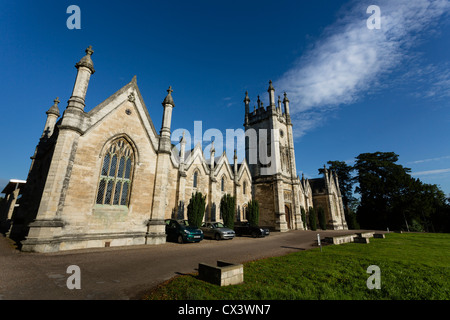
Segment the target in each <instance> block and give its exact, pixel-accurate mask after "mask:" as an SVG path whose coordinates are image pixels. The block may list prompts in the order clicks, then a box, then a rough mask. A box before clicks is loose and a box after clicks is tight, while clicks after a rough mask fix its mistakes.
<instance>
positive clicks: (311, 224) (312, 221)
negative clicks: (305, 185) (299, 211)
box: [308, 207, 317, 231]
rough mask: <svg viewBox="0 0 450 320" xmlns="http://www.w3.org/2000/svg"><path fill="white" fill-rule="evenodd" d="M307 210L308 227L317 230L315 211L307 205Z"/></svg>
mask: <svg viewBox="0 0 450 320" xmlns="http://www.w3.org/2000/svg"><path fill="white" fill-rule="evenodd" d="M308 211H309V229H311V230H313V231H316V230H317V222H316V211H315V210H314V208H312V207H309V210H308Z"/></svg>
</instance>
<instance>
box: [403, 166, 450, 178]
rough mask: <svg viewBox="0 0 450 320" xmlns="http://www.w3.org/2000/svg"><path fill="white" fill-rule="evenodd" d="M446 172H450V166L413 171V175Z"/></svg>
mask: <svg viewBox="0 0 450 320" xmlns="http://www.w3.org/2000/svg"><path fill="white" fill-rule="evenodd" d="M446 172H450V168H447V169H437V170H428V171H419V172H412V173H411V175H413V176H428V175H434V174H442V173H446Z"/></svg>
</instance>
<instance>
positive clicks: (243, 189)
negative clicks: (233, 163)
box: [242, 181, 247, 194]
mask: <svg viewBox="0 0 450 320" xmlns="http://www.w3.org/2000/svg"><path fill="white" fill-rule="evenodd" d="M246 189H247V181H244V184H243V186H242V194H245V192H246V191H247V190H246Z"/></svg>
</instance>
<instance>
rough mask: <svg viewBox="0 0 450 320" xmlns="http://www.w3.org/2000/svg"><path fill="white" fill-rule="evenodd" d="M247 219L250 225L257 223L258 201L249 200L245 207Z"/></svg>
mask: <svg viewBox="0 0 450 320" xmlns="http://www.w3.org/2000/svg"><path fill="white" fill-rule="evenodd" d="M247 210H248V211H247V221H248V222H249V223H250V225H252V226H257V225H258V224H259V203H258V201H257V200H250V201H249V202H248V207H247Z"/></svg>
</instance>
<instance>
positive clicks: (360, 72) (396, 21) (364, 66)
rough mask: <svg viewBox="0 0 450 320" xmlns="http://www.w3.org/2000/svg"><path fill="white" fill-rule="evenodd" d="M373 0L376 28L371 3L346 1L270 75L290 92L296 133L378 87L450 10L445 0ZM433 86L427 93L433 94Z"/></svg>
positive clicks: (444, 80)
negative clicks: (289, 64) (282, 69)
mask: <svg viewBox="0 0 450 320" xmlns="http://www.w3.org/2000/svg"><path fill="white" fill-rule="evenodd" d="M377 2H378V3H377V5H378V6H379V7H380V9H381V29H374V30H369V29H368V28H367V26H366V21H367V18H368V17H369V16H370V15H369V14H367V13H366V9H367V7H368V6H369V5H370V4H373V3H369V2H361V1H355V2H351V3H350V4H349V5H348V6H346V11H345V13H344V14H343V15H342V18H340V19H339V20H338V21H336V22H335V23H334V24H333V25H331V26H329V27H328V28H327V29H326V30H325V31H324V33H323V35H322V36H321V37H320V39H319V40H318V41H317V42H316V43H315V44H314V45H313V47H311V49H310V50H309V51H308V52H306V53H305V54H304V55H303V56H301V57H300V58H299V59H298V61H296V63H295V65H294V67H293V68H292V69H290V70H288V71H287V72H286V73H285V74H284V75H283V76H282V77H281V78H280V79H278V80H277V81H275V85H276V86H277V87H278V88H283V90H286V91H287V92H288V93H289V99H290V101H291V105H292V107H291V113H292V116H293V119H294V121H295V123H296V131H295V135H296V136H297V137H299V136H302V135H303V134H304V133H305V132H306V131H308V130H309V129H311V128H314V127H316V126H317V125H318V124H319V123H320V122H321V120H323V117H324V116H325V115H324V113H325V112H326V111H329V110H330V109H332V108H336V107H338V106H340V105H345V104H351V103H354V102H356V101H358V100H360V99H361V98H362V97H363V96H364V95H366V94H368V93H370V92H371V91H372V90H374V88H375V90H376V88H377V87H382V81H383V77H385V76H387V75H389V74H390V73H391V72H392V71H394V70H396V68H399V67H400V66H401V63H402V62H404V61H405V60H407V59H410V57H411V48H413V47H415V46H417V44H418V43H420V41H421V40H422V39H423V37H424V36H425V35H426V34H429V33H430V32H433V30H434V28H435V27H436V21H437V20H439V19H440V18H441V17H442V16H443V15H445V14H448V12H449V11H450V2H449V1H448V0H396V1H389V0H381V1H377ZM348 8H350V9H348ZM343 12H344V11H343ZM435 84H436V85H435V87H434V89H435V90H438V89H440V90H442V89H443V88H444V89H445V88H450V87H447V85H450V78H449V77H444V76H443V78H442V79H441V81H440V82H436V83H435ZM433 92H434V91H431V90H430V92H429V93H428V95H432V94H436V92H434V93H433Z"/></svg>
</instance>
